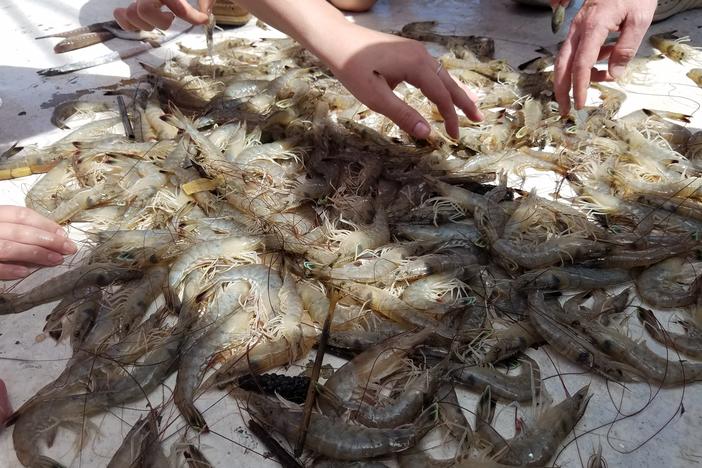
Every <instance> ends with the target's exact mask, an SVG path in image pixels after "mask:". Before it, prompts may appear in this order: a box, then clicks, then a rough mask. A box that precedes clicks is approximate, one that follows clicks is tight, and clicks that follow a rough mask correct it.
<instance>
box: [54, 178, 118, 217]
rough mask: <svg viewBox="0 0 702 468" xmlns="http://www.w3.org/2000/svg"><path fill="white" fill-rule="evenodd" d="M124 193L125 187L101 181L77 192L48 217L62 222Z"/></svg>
mask: <svg viewBox="0 0 702 468" xmlns="http://www.w3.org/2000/svg"><path fill="white" fill-rule="evenodd" d="M122 193H123V189H122V188H121V187H119V186H117V185H107V184H105V183H101V184H98V185H95V186H94V187H90V188H87V189H85V190H82V191H80V192H78V193H76V194H75V195H73V197H71V199H69V200H66V201H64V202H63V203H61V204H59V205H58V206H57V207H56V209H55V210H54V211H52V212H51V213H49V214H48V217H49V219H52V220H54V221H56V222H57V223H59V224H62V223H65V222H66V221H69V220H70V219H71V218H72V217H73V216H75V215H76V214H78V213H79V212H81V211H84V210H88V209H91V208H94V207H96V206H98V205H102V204H104V203H106V202H109V201H111V200H113V199H114V198H117V197H119V196H120V195H122Z"/></svg>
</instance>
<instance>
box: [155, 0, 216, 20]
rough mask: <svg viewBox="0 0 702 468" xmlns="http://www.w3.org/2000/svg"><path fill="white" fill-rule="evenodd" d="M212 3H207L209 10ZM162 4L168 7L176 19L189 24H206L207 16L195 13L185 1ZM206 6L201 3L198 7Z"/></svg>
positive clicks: (164, 2)
mask: <svg viewBox="0 0 702 468" xmlns="http://www.w3.org/2000/svg"><path fill="white" fill-rule="evenodd" d="M212 3H213V2H210V3H209V8H208V9H211V6H212ZM163 4H164V5H165V6H167V7H168V9H169V10H171V11H172V12H173V14H175V15H176V16H177V17H178V18H180V19H182V20H185V21H187V22H188V23H190V24H205V23H207V14H205V13H203V12H201V11H197V10H196V9H195V8H193V7H192V6H190V5H189V4H188V2H187V1H186V0H163ZM203 5H205V6H206V2H201V3H200V7H202V6H203Z"/></svg>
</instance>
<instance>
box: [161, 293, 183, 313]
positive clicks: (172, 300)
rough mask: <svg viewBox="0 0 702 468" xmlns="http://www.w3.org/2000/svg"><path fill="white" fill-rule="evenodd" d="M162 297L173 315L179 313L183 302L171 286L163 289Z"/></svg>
mask: <svg viewBox="0 0 702 468" xmlns="http://www.w3.org/2000/svg"><path fill="white" fill-rule="evenodd" d="M163 299H164V300H165V301H166V307H168V309H170V310H172V311H173V313H174V314H175V315H180V310H181V309H182V307H183V304H182V302H181V300H180V298H179V297H178V293H177V292H176V291H175V290H174V289H173V288H171V287H168V286H166V287H165V288H164V289H163Z"/></svg>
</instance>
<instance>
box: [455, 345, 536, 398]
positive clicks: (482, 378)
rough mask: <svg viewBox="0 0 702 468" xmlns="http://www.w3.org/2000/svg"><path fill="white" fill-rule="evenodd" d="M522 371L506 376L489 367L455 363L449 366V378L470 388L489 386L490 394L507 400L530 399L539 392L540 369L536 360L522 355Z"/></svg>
mask: <svg viewBox="0 0 702 468" xmlns="http://www.w3.org/2000/svg"><path fill="white" fill-rule="evenodd" d="M522 361H523V363H522V372H521V373H520V374H519V375H517V376H508V375H505V374H504V373H502V372H499V371H498V370H496V369H492V368H489V367H476V366H465V365H463V364H455V365H452V367H451V374H450V375H451V380H452V381H453V382H454V383H456V384H460V385H463V386H466V387H468V388H469V389H471V390H478V391H480V390H484V389H485V388H488V387H489V388H491V390H492V394H493V395H495V396H497V397H499V398H501V399H503V400H505V401H508V402H512V401H520V402H521V401H532V400H533V399H534V398H535V397H537V396H538V395H539V393H540V392H541V371H540V369H539V365H538V364H537V362H536V361H534V360H533V359H531V358H529V357H528V356H524V357H522Z"/></svg>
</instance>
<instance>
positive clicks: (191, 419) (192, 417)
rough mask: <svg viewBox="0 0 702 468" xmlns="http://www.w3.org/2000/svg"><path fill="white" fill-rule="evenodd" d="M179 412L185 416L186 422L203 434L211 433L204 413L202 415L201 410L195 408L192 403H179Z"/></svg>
mask: <svg viewBox="0 0 702 468" xmlns="http://www.w3.org/2000/svg"><path fill="white" fill-rule="evenodd" d="M178 410H179V411H180V414H181V415H182V416H183V419H185V421H186V422H187V423H188V424H189V425H190V426H191V427H193V428H195V429H197V430H199V431H201V432H203V433H207V432H209V431H210V429H209V427H207V421H205V417H204V416H203V415H202V413H200V410H198V409H197V408H196V407H195V405H194V404H193V402H192V401H182V400H181V401H179V402H178Z"/></svg>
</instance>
